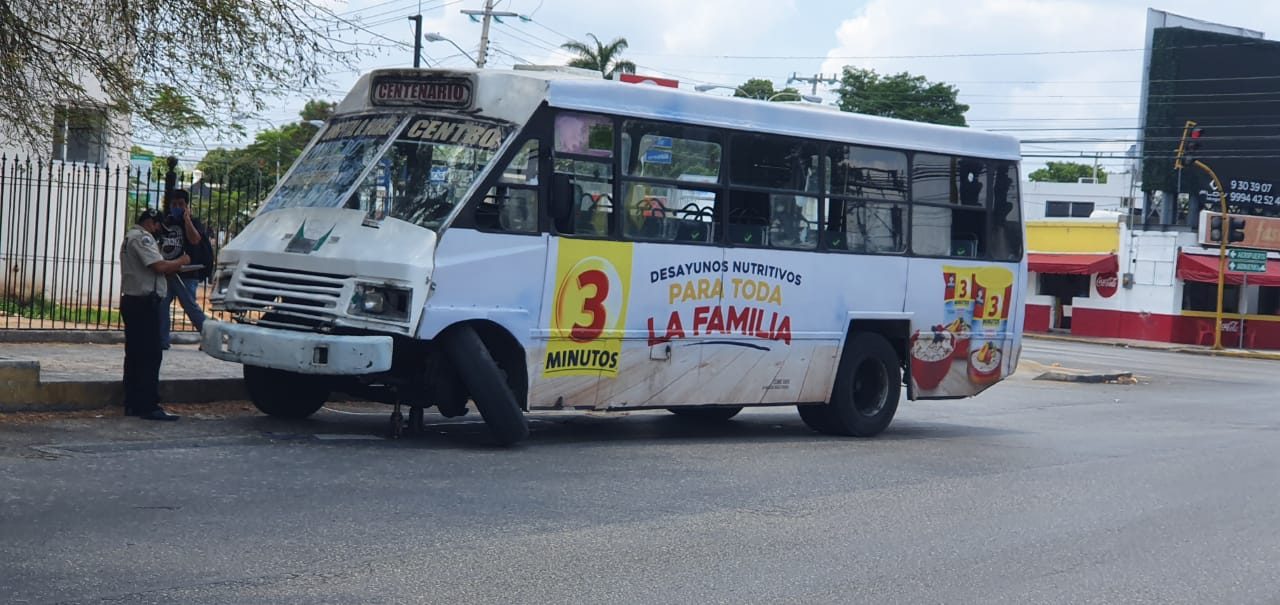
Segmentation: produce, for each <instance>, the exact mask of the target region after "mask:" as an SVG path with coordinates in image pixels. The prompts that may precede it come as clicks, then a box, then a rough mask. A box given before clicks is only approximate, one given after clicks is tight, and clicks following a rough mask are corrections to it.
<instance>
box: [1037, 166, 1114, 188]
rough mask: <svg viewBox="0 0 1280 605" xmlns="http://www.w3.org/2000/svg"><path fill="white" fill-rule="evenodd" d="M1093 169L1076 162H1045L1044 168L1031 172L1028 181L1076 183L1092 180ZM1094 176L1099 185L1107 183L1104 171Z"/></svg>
mask: <svg viewBox="0 0 1280 605" xmlns="http://www.w3.org/2000/svg"><path fill="white" fill-rule="evenodd" d="M1094 176H1095V174H1094V168H1093V166H1090V165H1088V164H1077V163H1076V162H1046V163H1045V166H1044V168H1039V169H1037V170H1033V171H1032V172H1031V174H1028V175H1027V178H1028V179H1031V180H1033V181H1039V182H1042V183H1078V182H1080V179H1082V178H1093V177H1094ZM1096 176H1097V177H1098V182H1099V183H1105V182H1107V173H1106V171H1105V170H1098V172H1097V174H1096Z"/></svg>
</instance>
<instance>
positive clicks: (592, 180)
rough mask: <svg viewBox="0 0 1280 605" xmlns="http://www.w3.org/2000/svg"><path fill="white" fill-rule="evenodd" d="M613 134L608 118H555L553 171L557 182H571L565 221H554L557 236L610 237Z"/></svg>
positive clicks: (565, 115) (580, 115)
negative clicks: (567, 180) (558, 234)
mask: <svg viewBox="0 0 1280 605" xmlns="http://www.w3.org/2000/svg"><path fill="white" fill-rule="evenodd" d="M613 133H614V128H613V118H610V117H607V116H600V115H592V114H585V113H575V112H568V111H566V112H562V113H559V114H557V115H556V118H555V149H554V151H555V155H554V164H555V171H556V175H557V178H558V179H561V180H563V178H564V176H567V177H568V179H569V181H570V182H571V185H570V186H569V187H567V190H568V191H567V194H568V195H569V196H570V198H571V199H570V200H569V216H568V220H567V221H566V222H563V223H562V222H561V219H560V218H559V217H557V218H556V223H557V224H556V230H557V231H558V232H559V233H563V234H568V235H583V236H587V237H609V236H610V235H612V234H613V229H614V227H613V208H614V201H613ZM558 182H561V181H558ZM553 189H556V190H559V189H561V188H560V187H558V186H557V187H553ZM553 195H555V194H553ZM556 202H557V203H559V202H560V201H559V200H556Z"/></svg>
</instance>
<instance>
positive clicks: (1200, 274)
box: [1178, 252, 1280, 287]
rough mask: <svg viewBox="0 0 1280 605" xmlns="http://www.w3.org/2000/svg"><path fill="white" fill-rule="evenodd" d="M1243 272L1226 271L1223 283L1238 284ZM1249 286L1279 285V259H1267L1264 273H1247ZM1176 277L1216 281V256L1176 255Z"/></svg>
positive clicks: (1184, 253)
mask: <svg viewBox="0 0 1280 605" xmlns="http://www.w3.org/2000/svg"><path fill="white" fill-rule="evenodd" d="M1244 275H1245V274H1244V273H1236V272H1235V271H1227V276H1226V279H1225V280H1224V281H1225V283H1227V284H1230V285H1233V286H1238V285H1240V284H1242V283H1244ZM1248 275H1249V285H1250V286H1272V287H1275V286H1280V260H1274V259H1269V260H1267V272H1266V273H1249V274H1248ZM1178 279H1180V280H1183V281H1199V282H1210V283H1214V284H1216V283H1218V257H1217V256H1206V255H1202V254H1187V253H1186V252H1183V253H1181V254H1179V255H1178Z"/></svg>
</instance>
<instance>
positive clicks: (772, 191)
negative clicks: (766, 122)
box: [726, 134, 820, 249]
mask: <svg viewBox="0 0 1280 605" xmlns="http://www.w3.org/2000/svg"><path fill="white" fill-rule="evenodd" d="M732 143H733V145H732V148H731V149H732V152H731V153H730V157H729V184H730V186H731V187H732V188H733V189H731V191H730V193H729V215H728V216H729V225H728V229H727V231H726V233H727V235H728V238H729V243H732V244H739V245H744V246H764V245H768V246H772V247H774V248H799V249H814V248H817V247H818V232H819V224H818V198H817V197H815V196H814V195H805V194H808V193H812V194H817V193H818V192H819V189H820V183H819V181H818V178H817V176H818V159H819V157H820V156H819V155H818V148H817V146H816V145H814V144H813V143H810V142H807V141H803V140H800V139H793V138H790V137H779V136H772V135H758V134H735V135H733V139H732ZM746 187H750V188H752V190H747V189H743V188H746ZM761 189H764V190H768V192H767V193H766V192H764V191H760V190H761Z"/></svg>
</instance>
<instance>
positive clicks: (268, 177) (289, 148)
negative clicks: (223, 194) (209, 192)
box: [196, 99, 336, 190]
mask: <svg viewBox="0 0 1280 605" xmlns="http://www.w3.org/2000/svg"><path fill="white" fill-rule="evenodd" d="M334 107H336V103H332V102H329V101H322V100H316V99H313V100H310V101H307V104H306V105H305V106H304V107H303V108H302V111H301V112H299V114H298V115H299V117H301V118H302V121H300V122H293V123H290V124H285V125H284V126H280V127H278V128H269V129H267V130H263V131H261V132H259V133H258V134H257V135H256V136H255V137H254V139H253V142H252V143H250V144H249V145H248V146H246V147H243V148H240V149H224V148H221V147H219V148H217V149H213V150H210V151H209V152H208V153H206V154H205V156H204V158H202V159H201V160H200V162H199V163H198V164H197V165H196V168H198V169H199V170H201V171H203V172H204V178H205V181H206V182H208V183H213V184H217V185H223V186H226V187H228V188H230V189H234V190H247V189H249V190H265V189H269V188H270V187H271V186H272V185H274V184H275V182H276V180H278V179H279V178H280V177H281V176H283V175H284V172H285V171H286V170H288V169H289V166H291V165H292V164H293V161H294V160H296V159H298V156H299V155H300V154H301V153H302V150H303V148H305V147H306V146H307V143H309V142H310V141H311V138H312V137H314V136H315V135H316V132H317V131H318V130H319V127H318V126H317V125H315V124H312V123H310V122H312V121H317V120H327V119H328V118H329V116H331V115H333V110H334Z"/></svg>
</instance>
